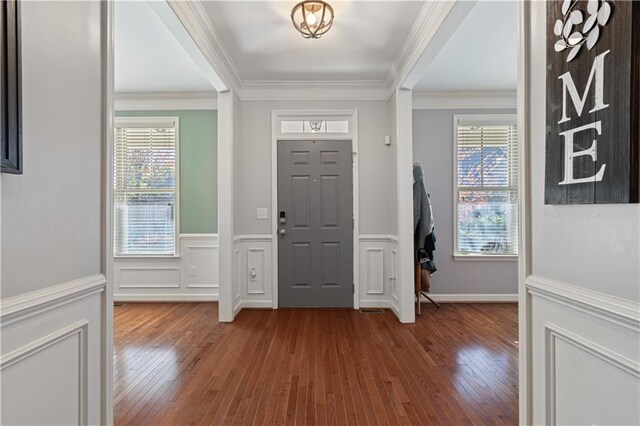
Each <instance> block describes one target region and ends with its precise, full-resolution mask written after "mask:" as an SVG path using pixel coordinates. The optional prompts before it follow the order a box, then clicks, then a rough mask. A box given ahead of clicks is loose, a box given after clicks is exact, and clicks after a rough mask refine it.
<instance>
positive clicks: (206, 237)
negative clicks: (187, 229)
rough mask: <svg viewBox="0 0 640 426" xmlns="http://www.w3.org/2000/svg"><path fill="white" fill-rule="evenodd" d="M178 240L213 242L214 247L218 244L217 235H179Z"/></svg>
mask: <svg viewBox="0 0 640 426" xmlns="http://www.w3.org/2000/svg"><path fill="white" fill-rule="evenodd" d="M178 238H180V239H181V240H203V239H204V240H213V241H215V242H216V245H215V247H217V243H218V234H180V235H179V237H178Z"/></svg>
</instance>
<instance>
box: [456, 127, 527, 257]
mask: <svg viewBox="0 0 640 426" xmlns="http://www.w3.org/2000/svg"><path fill="white" fill-rule="evenodd" d="M515 122H516V118H515V116H494V115H489V116H456V119H455V124H456V125H455V132H456V138H455V139H456V143H455V160H454V163H455V164H454V170H455V188H454V191H455V192H454V203H455V214H456V221H455V224H456V229H455V234H456V236H455V251H456V253H457V254H461V255H474V254H475V255H517V254H518V136H517V129H516V124H515Z"/></svg>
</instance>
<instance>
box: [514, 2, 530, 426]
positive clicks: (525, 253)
mask: <svg viewBox="0 0 640 426" xmlns="http://www.w3.org/2000/svg"><path fill="white" fill-rule="evenodd" d="M517 7H518V18H517V19H518V41H517V43H518V44H517V46H518V47H517V51H518V53H517V55H518V56H517V61H518V66H517V69H518V86H517V111H516V116H517V122H518V154H519V173H520V176H519V180H518V182H519V185H520V186H519V195H520V199H519V211H520V214H519V217H520V223H519V230H518V234H519V244H520V246H519V247H518V334H519V337H518V339H519V344H518V348H519V354H518V355H519V357H518V366H519V368H518V374H519V382H518V384H519V393H518V394H519V415H520V421H519V422H520V424H521V425H529V424H531V422H532V417H531V411H532V410H531V408H532V401H531V397H532V394H533V392H532V390H531V384H532V380H531V349H530V348H531V296H530V294H529V292H528V291H527V286H526V280H527V277H528V276H530V275H531V163H530V161H531V154H530V153H531V149H530V146H531V140H530V136H529V135H530V110H529V100H530V96H531V92H530V87H531V86H530V84H531V82H530V71H529V63H530V60H529V58H530V52H531V40H530V34H531V32H530V23H531V19H530V18H531V5H530V3H529V2H528V1H520V2H518V5H517Z"/></svg>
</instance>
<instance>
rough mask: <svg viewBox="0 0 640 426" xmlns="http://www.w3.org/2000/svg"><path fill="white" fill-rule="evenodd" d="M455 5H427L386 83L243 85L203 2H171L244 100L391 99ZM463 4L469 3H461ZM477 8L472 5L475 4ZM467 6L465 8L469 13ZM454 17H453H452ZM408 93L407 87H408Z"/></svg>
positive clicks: (255, 82)
mask: <svg viewBox="0 0 640 426" xmlns="http://www.w3.org/2000/svg"><path fill="white" fill-rule="evenodd" d="M457 3H460V2H456V1H452V0H446V1H437V2H433V1H426V2H425V3H424V5H423V7H422V8H421V10H420V13H419V14H418V17H417V18H416V20H415V21H414V23H413V25H412V27H411V30H410V32H409V34H408V36H407V38H406V39H405V41H404V43H403V45H402V48H401V49H400V52H399V54H398V56H397V57H396V59H395V61H394V63H393V65H392V67H391V70H390V72H389V75H388V77H387V78H386V79H385V80H384V81H383V80H373V81H371V80H369V81H367V80H339V81H288V80H269V81H264V80H243V79H242V76H241V74H240V72H239V70H238V67H237V65H236V64H235V62H234V61H233V58H232V56H231V54H230V53H229V51H228V50H227V49H226V47H225V45H224V43H223V40H222V38H221V37H220V35H219V34H218V33H217V32H216V30H215V28H214V26H213V23H212V22H211V19H210V18H209V16H208V14H207V12H206V10H205V9H204V7H203V5H202V1H201V0H193V1H188V2H185V1H181V0H168V4H169V6H170V7H171V9H172V10H173V11H174V13H175V14H176V16H177V17H178V19H179V20H180V22H182V24H183V26H184V27H185V29H186V30H187V32H188V33H189V34H190V35H191V37H192V38H193V40H194V42H195V44H196V45H197V46H198V47H199V49H200V50H201V51H202V53H203V55H204V56H205V57H206V59H207V61H208V62H209V63H210V64H211V66H212V67H213V69H214V70H215V71H216V73H217V74H219V78H220V80H222V82H223V83H224V85H225V86H226V88H227V90H233V91H234V92H236V93H237V95H238V97H239V98H240V99H241V100H265V101H266V100H388V99H389V98H390V97H391V96H392V95H393V93H394V92H395V90H396V89H397V88H399V87H400V86H401V85H402V83H403V82H404V81H405V80H406V79H407V77H408V76H409V74H410V73H411V72H412V70H414V68H415V67H416V65H417V64H418V62H419V61H420V60H421V59H422V57H423V55H424V53H425V50H426V48H427V46H428V45H429V44H430V43H431V42H432V40H433V38H434V36H435V35H436V34H437V33H438V30H439V29H440V27H441V26H442V24H443V23H444V22H445V21H446V20H447V17H449V15H450V14H451V11H452V10H453V9H454V7H455V6H456V4H457ZM463 3H465V2H463ZM471 3H473V2H471ZM470 7H471V6H464V7H461V9H466V10H468V9H470ZM454 15H455V14H454ZM408 88H409V87H408Z"/></svg>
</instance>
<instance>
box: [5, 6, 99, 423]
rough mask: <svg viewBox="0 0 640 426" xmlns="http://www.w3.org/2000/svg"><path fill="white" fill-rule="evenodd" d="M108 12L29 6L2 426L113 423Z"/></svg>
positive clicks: (12, 187) (10, 214) (11, 212)
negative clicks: (106, 252) (105, 57)
mask: <svg viewBox="0 0 640 426" xmlns="http://www.w3.org/2000/svg"><path fill="white" fill-rule="evenodd" d="M101 7H102V6H101V4H100V3H98V2H65V3H62V2H21V8H22V10H21V11H22V16H21V18H22V19H21V23H22V35H21V36H22V102H23V103H22V108H23V109H22V113H23V136H24V139H23V141H24V142H23V143H24V146H23V148H24V174H23V175H20V176H12V175H2V178H1V179H2V210H1V219H2V225H1V227H2V232H1V235H2V259H1V263H2V265H1V266H2V267H1V269H2V272H1V279H2V285H1V293H0V295H1V299H0V328H1V336H2V337H1V342H0V343H1V344H0V346H1V347H2V353H1V355H2V357H1V358H0V359H1V366H0V369H1V370H2V373H1V374H2V402H1V404H2V414H1V418H0V423H2V424H31V425H37V424H105V423H106V422H107V421H108V415H107V412H108V411H109V410H111V406H110V401H109V400H108V392H106V391H107V385H106V383H105V382H108V381H109V380H106V377H107V373H106V371H107V368H106V366H107V362H109V361H110V358H111V354H108V353H107V350H108V349H107V346H108V345H106V344H105V341H106V338H105V334H104V333H105V330H106V324H107V323H106V321H107V317H108V314H107V312H108V309H107V306H106V299H107V298H106V296H105V285H106V280H105V278H104V276H103V275H101V272H102V271H101V247H102V241H101V213H102V212H101V197H102V178H101V176H102V156H101V150H102V119H103V97H102V65H103V64H102V58H101V32H102V30H103V28H102V26H101V25H102V24H101V22H102V21H101V20H102V16H101Z"/></svg>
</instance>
